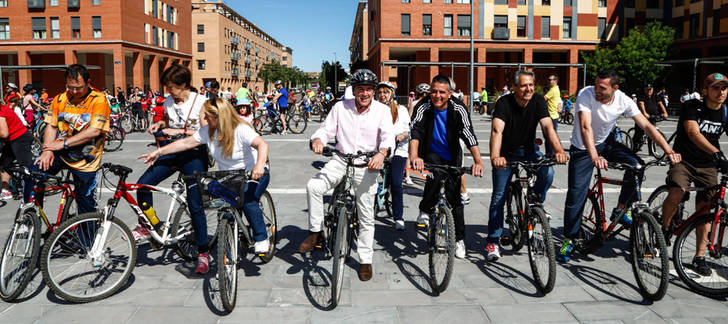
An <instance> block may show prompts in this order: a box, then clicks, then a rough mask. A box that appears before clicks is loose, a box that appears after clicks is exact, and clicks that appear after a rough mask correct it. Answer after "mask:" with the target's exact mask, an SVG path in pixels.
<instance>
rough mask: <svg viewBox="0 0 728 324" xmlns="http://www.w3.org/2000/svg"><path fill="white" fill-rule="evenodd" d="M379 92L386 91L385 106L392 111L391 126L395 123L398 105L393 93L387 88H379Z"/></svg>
mask: <svg viewBox="0 0 728 324" xmlns="http://www.w3.org/2000/svg"><path fill="white" fill-rule="evenodd" d="M381 90H387V92H388V93H389V103H388V104H387V106H389V108H390V109H391V110H392V124H394V123H396V122H397V114H398V113H399V105H398V104H397V100H395V99H394V91H392V89H391V88H389V87H381V88H379V89H378V90H377V91H381Z"/></svg>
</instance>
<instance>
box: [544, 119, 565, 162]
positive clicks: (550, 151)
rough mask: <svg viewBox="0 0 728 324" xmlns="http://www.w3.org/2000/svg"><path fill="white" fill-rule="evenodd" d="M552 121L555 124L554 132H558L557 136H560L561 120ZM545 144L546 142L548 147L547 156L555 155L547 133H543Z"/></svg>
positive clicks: (545, 144)
mask: <svg viewBox="0 0 728 324" xmlns="http://www.w3.org/2000/svg"><path fill="white" fill-rule="evenodd" d="M551 120H552V121H553V122H554V132H556V134H557V135H558V134H559V133H558V130H559V119H558V118H557V119H551ZM543 142H544V146H545V147H546V155H548V156H552V155H554V146H553V145H551V142H549V137H548V136H546V133H543ZM559 144H561V143H559Z"/></svg>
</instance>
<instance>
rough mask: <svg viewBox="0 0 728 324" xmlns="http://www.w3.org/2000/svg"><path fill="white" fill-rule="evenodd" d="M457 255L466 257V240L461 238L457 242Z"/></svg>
mask: <svg viewBox="0 0 728 324" xmlns="http://www.w3.org/2000/svg"><path fill="white" fill-rule="evenodd" d="M455 257H456V258H458V259H465V241H463V240H460V241H457V242H455Z"/></svg>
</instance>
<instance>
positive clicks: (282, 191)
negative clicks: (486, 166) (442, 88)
mask: <svg viewBox="0 0 728 324" xmlns="http://www.w3.org/2000/svg"><path fill="white" fill-rule="evenodd" d="M405 187H409V186H405ZM410 188H412V187H410ZM414 188H417V189H420V187H414ZM656 189H657V188H642V191H643V192H652V191H655V190H656ZM268 192H270V193H271V194H276V195H302V194H306V188H268ZM548 192H549V193H555V194H565V193H566V189H559V188H551V189H549V191H548ZM619 192H620V189H619V188H604V193H619ZM468 193H475V194H488V193H493V188H468Z"/></svg>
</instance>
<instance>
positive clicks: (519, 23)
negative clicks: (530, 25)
mask: <svg viewBox="0 0 728 324" xmlns="http://www.w3.org/2000/svg"><path fill="white" fill-rule="evenodd" d="M516 36H518V37H526V16H518V17H516Z"/></svg>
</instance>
